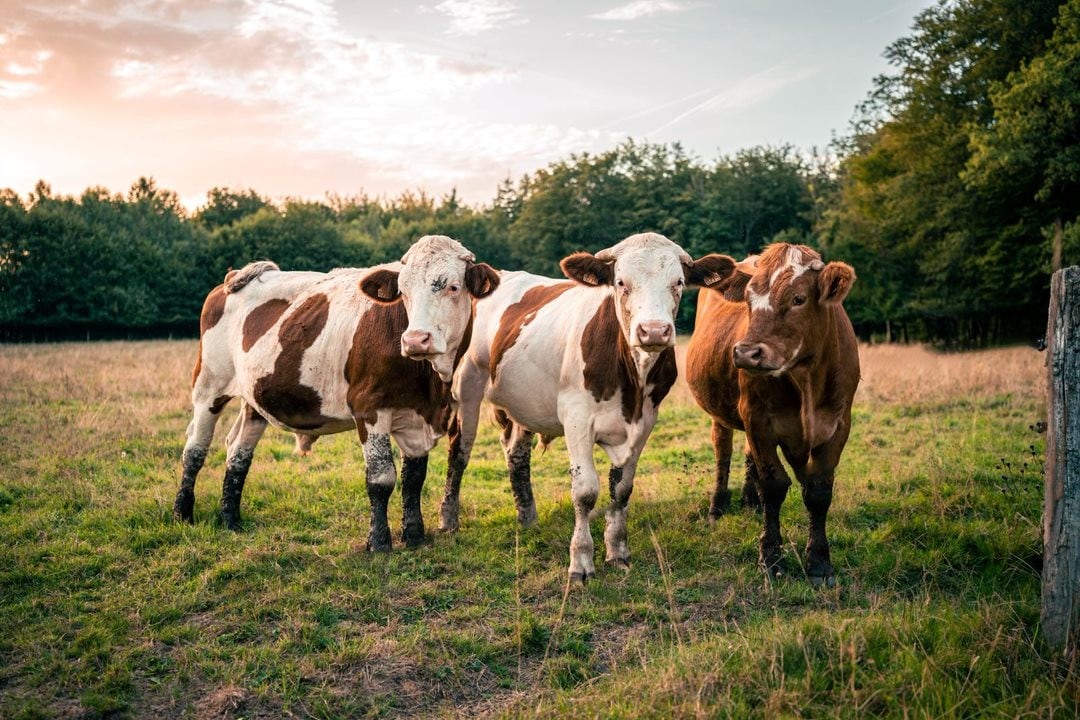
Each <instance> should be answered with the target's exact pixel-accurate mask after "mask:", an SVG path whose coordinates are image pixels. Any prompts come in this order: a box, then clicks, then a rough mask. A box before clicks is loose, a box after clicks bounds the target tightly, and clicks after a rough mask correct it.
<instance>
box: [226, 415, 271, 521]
mask: <svg viewBox="0 0 1080 720" xmlns="http://www.w3.org/2000/svg"><path fill="white" fill-rule="evenodd" d="M265 430H266V420H265V419H264V418H263V416H262V415H260V414H259V413H257V412H255V411H254V410H253V409H252V408H251V407H249V406H246V405H245V406H244V409H243V411H242V412H241V414H240V427H239V429H238V431H237V433H236V435H235V437H234V438H233V442H232V444H231V445H229V455H228V459H227V460H226V461H225V479H224V480H223V481H222V484H221V522H222V524H223V525H225V527H227V528H229V529H230V530H239V529H240V496H241V495H242V494H243V492H244V480H246V479H247V474H248V469H249V468H250V467H251V459H252V457H254V455H255V446H256V445H258V444H259V438H261V437H262V434H263V431H265Z"/></svg>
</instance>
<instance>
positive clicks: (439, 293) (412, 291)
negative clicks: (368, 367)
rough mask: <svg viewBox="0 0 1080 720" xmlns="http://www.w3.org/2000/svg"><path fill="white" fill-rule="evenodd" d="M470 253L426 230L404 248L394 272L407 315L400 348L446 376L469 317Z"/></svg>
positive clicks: (451, 241)
mask: <svg viewBox="0 0 1080 720" xmlns="http://www.w3.org/2000/svg"><path fill="white" fill-rule="evenodd" d="M446 241H449V242H446ZM451 243H452V245H451ZM471 257H472V256H471V255H469V254H468V251H465V249H464V248H463V247H462V246H461V245H460V244H459V243H457V242H456V241H453V240H450V239H449V238H442V237H441V236H429V237H425V238H422V239H421V240H420V241H418V242H417V243H416V244H415V245H414V246H413V247H412V248H411V249H410V250H409V252H407V253H406V254H405V257H404V258H402V267H401V271H400V272H399V274H398V290H399V291H400V292H401V300H402V302H403V303H404V304H405V313H406V315H408V317H409V327H408V328H407V329H406V330H405V332H404V333H403V334H402V336H401V354H402V355H405V356H406V357H411V358H413V359H416V360H427V361H428V362H430V363H431V366H432V367H433V368H434V369H435V371H436V372H437V373H438V374H439V377H440V378H442V379H443V381H445V382H449V381H450V378H451V376H452V375H453V372H454V358H455V357H456V356H457V351H458V347H459V346H460V345H461V341H462V336H463V335H464V334H465V329H466V328H467V327H468V324H469V319H470V318H471V317H472V296H471V295H470V294H469V291H468V290H467V289H466V287H465V270H466V267H467V265H466V262H467V260H468V259H471Z"/></svg>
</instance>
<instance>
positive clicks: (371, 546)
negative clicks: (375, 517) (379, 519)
mask: <svg viewBox="0 0 1080 720" xmlns="http://www.w3.org/2000/svg"><path fill="white" fill-rule="evenodd" d="M391 546H392V543H391V542H390V528H386V529H384V530H382V531H381V532H376V531H374V530H373V531H372V532H371V533H370V534H369V535H368V539H367V551H368V552H378V553H387V552H390V548H391Z"/></svg>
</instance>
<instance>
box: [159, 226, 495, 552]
mask: <svg viewBox="0 0 1080 720" xmlns="http://www.w3.org/2000/svg"><path fill="white" fill-rule="evenodd" d="M474 261H475V258H474V257H473V255H472V253H470V252H469V251H468V250H466V249H465V247H463V246H462V245H461V244H460V243H459V242H457V241H456V240H453V239H451V238H449V237H445V236H442V235H429V236H425V237H422V238H420V239H419V240H418V241H416V243H415V244H414V245H413V246H412V247H411V248H410V249H409V250H408V252H406V253H405V255H404V257H402V259H401V262H400V263H393V264H389V265H384V266H380V267H377V268H374V269H341V270H334V271H332V272H330V273H325V274H324V273H316V272H281V271H279V270H278V268H277V266H276V265H274V264H273V263H271V262H258V263H252V264H250V265H247V266H246V267H244V268H243V269H241V270H239V271H235V272H230V274H229V275H228V276H226V279H225V282H224V284H222V285H219V286H218V287H216V288H214V289H213V290H212V291H211V292H210V294H209V295H208V296H207V298H206V303H205V304H204V306H203V311H202V317H201V321H200V322H201V335H200V343H199V358H198V361H197V362H196V365H195V374H194V379H193V386H192V392H191V398H192V403H193V405H194V418H193V419H192V421H191V424H190V425H189V426H188V433H187V434H188V439H187V444H186V445H185V446H184V455H183V476H182V479H181V483H180V489H179V492H178V493H177V495H176V503H175V506H174V510H173V512H174V515H175V516H176V517H177V518H178V519H181V520H186V521H187V522H191V521H192V519H193V509H194V503H195V477H196V475H197V474H198V472H199V469H200V468H201V467H202V465H203V462H204V460H205V459H206V451H207V447H208V446H209V445H210V441H211V440H212V439H213V435H214V427H215V425H216V424H217V421H218V418H219V417H220V416H221V412H222V410H223V409H224V408H225V405H226V404H227V403H228V402H229V400H231V399H232V398H234V397H238V398H240V399H241V400H242V408H241V415H240V419H239V420H238V421H237V425H236V426H235V427H234V428H233V431H232V432H230V434H229V440H228V457H227V460H226V465H225V480H224V483H223V486H222V494H221V519H222V521H223V522H224V524H225V525H226V526H227V527H229V528H230V529H233V530H236V529H239V527H240V495H241V492H242V491H243V488H244V479H245V477H246V476H247V473H248V468H249V466H250V465H251V458H252V454H253V453H254V450H255V445H256V444H257V443H258V442H259V438H260V437H261V436H262V434H263V431H264V430H265V429H266V426H267V424H268V423H270V424H273V425H276V426H277V427H280V428H283V429H285V430H289V431H292V432H294V433H299V434H300V435H301V436H303V437H308V438H310V437H317V436H320V435H327V434H330V433H337V432H343V431H345V430H356V431H357V432H358V433H359V435H360V442H361V444H362V445H363V451H364V460H365V461H366V465H367V468H366V479H367V491H368V497H369V498H370V499H371V531H370V535H369V537H368V548H369V549H372V550H389V549H390V544H391V540H390V527H389V525H388V524H387V520H386V506H387V502H388V500H389V497H390V494H391V493H392V492H393V489H394V484H395V482H396V479H397V478H396V470H395V467H394V459H393V456H392V454H391V449H390V438H391V437H393V438H394V441H395V442H396V443H397V446H398V448H399V449H400V450H401V454H402V458H403V459H402V469H401V488H402V501H403V504H404V518H403V523H402V524H403V528H402V538H403V539H404V541H405V542H406V543H407V544H410V545H411V544H417V543H419V542H422V541H423V539H424V522H423V518H422V517H421V514H420V489H421V487H422V486H423V482H424V476H425V474H426V471H427V455H428V452H429V451H430V450H431V448H432V447H433V446H434V445H435V443H436V441H437V440H438V439H439V438H440V437H441V436H442V435H443V434H444V433H445V432H446V429H447V424H448V422H449V420H450V416H451V393H450V389H451V385H450V383H451V379H452V376H453V372H454V368H455V367H456V366H457V364H458V362H459V361H460V359H461V356H462V354H463V353H464V351H465V348H466V347H467V346H468V344H469V337H470V334H471V332H472V325H473V298H480V297H484V296H485V295H487V294H489V293H490V292H491V291H492V290H494V289H495V288H496V287H498V284H499V277H498V274H497V273H496V272H495V271H494V270H493V269H492V268H490V267H489V266H488V265H486V264H484V263H476V262H474Z"/></svg>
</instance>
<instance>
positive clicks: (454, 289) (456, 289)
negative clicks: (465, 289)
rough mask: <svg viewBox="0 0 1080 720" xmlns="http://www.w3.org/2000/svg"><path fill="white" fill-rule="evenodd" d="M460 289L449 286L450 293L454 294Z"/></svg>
mask: <svg viewBox="0 0 1080 720" xmlns="http://www.w3.org/2000/svg"><path fill="white" fill-rule="evenodd" d="M460 289H461V286H460V285H451V286H450V292H452V293H456V292H457V291H458V290H460Z"/></svg>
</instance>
